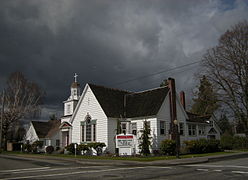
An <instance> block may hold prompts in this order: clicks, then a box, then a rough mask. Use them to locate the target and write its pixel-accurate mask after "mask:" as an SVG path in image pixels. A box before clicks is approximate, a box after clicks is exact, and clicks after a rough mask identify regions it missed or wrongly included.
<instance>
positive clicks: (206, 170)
mask: <svg viewBox="0 0 248 180" xmlns="http://www.w3.org/2000/svg"><path fill="white" fill-rule="evenodd" d="M196 170H197V171H208V169H196Z"/></svg>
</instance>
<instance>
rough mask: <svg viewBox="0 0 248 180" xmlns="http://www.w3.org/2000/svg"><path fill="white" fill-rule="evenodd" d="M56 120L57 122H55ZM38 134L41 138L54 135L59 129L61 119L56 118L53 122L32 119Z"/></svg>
mask: <svg viewBox="0 0 248 180" xmlns="http://www.w3.org/2000/svg"><path fill="white" fill-rule="evenodd" d="M55 121H56V122H55ZM32 124H33V126H34V129H35V131H36V134H37V136H38V137H39V138H45V137H50V136H52V135H53V134H54V133H55V131H57V130H58V128H59V125H60V121H58V120H54V121H52V122H50V121H48V122H41V121H32Z"/></svg>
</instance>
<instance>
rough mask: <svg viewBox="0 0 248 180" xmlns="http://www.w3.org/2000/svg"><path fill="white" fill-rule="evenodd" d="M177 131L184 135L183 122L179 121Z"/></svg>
mask: <svg viewBox="0 0 248 180" xmlns="http://www.w3.org/2000/svg"><path fill="white" fill-rule="evenodd" d="M179 133H180V135H181V136H184V123H179Z"/></svg>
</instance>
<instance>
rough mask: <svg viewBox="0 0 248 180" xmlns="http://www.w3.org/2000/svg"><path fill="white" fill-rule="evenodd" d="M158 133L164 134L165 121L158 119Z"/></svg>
mask: <svg viewBox="0 0 248 180" xmlns="http://www.w3.org/2000/svg"><path fill="white" fill-rule="evenodd" d="M160 134H161V135H165V121H160Z"/></svg>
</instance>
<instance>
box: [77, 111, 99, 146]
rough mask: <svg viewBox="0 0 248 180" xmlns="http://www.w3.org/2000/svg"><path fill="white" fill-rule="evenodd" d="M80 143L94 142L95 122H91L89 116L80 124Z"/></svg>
mask: <svg viewBox="0 0 248 180" xmlns="http://www.w3.org/2000/svg"><path fill="white" fill-rule="evenodd" d="M81 129H82V131H81V141H82V142H95V141H96V120H92V119H91V116H90V115H89V114H87V115H86V117H85V120H84V121H82V122H81Z"/></svg>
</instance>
